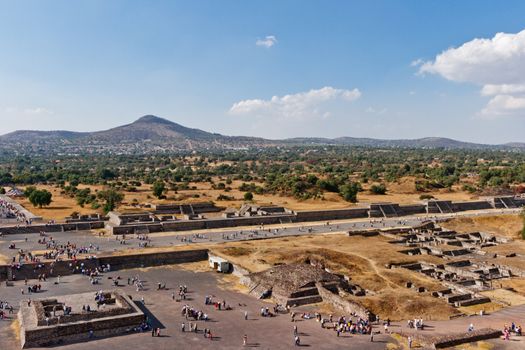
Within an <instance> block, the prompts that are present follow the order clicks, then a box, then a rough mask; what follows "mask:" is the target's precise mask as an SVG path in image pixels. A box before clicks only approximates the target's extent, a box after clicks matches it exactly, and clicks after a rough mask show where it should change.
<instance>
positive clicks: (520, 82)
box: [419, 30, 525, 115]
mask: <svg viewBox="0 0 525 350" xmlns="http://www.w3.org/2000/svg"><path fill="white" fill-rule="evenodd" d="M419 73H421V74H425V73H428V74H437V75H440V76H442V77H444V78H445V79H447V80H451V81H456V82H466V83H472V84H476V85H479V86H481V87H482V88H481V94H482V95H483V96H495V97H493V98H492V99H491V100H490V101H489V102H488V104H487V106H486V107H485V108H484V109H483V110H482V111H481V114H484V115H487V114H489V113H494V115H503V114H509V113H512V112H520V111H522V110H525V105H523V104H522V103H520V102H519V101H521V100H523V99H524V97H523V96H519V94H521V93H524V92H525V30H523V31H521V32H519V33H516V34H512V33H497V34H496V35H495V36H494V37H493V38H491V39H485V38H481V39H474V40H471V41H468V42H466V43H464V44H463V45H461V46H459V47H457V48H450V49H448V50H445V51H443V52H442V53H441V54H439V55H437V56H436V57H435V59H434V60H432V61H427V62H424V63H423V64H422V65H421V66H420V68H419ZM517 94H518V96H516V95H517ZM502 111H507V112H505V113H502Z"/></svg>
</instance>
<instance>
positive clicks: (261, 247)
mask: <svg viewBox="0 0 525 350" xmlns="http://www.w3.org/2000/svg"><path fill="white" fill-rule="evenodd" d="M211 248H212V250H213V251H214V253H217V254H219V255H222V256H224V257H225V258H228V259H229V260H231V261H232V262H234V263H236V264H239V265H240V266H242V267H243V268H246V269H248V270H249V271H261V270H264V269H267V268H269V267H271V266H273V265H274V264H279V263H290V262H299V261H305V260H307V259H310V260H317V261H320V262H322V263H323V264H324V265H325V266H326V267H328V268H330V269H331V270H332V271H334V272H337V273H342V274H345V275H348V276H350V278H351V282H352V283H355V284H358V285H360V286H361V287H363V288H365V289H367V290H369V293H368V294H367V296H366V297H350V298H355V300H357V301H359V302H361V303H363V304H364V305H365V306H366V307H368V308H370V309H371V310H372V311H373V312H374V313H377V314H379V315H380V316H381V317H382V318H386V317H390V318H391V319H401V318H406V317H415V315H425V317H426V318H427V319H448V317H449V316H450V315H453V314H455V313H457V311H456V310H455V309H454V308H452V307H450V306H449V305H448V304H447V303H446V302H445V301H443V300H440V299H436V298H433V297H431V296H430V293H429V292H427V293H417V292H415V291H414V290H412V289H407V288H406V287H405V284H406V282H408V281H411V282H413V283H414V284H415V285H417V286H423V287H425V288H427V289H428V290H429V291H433V290H439V289H441V288H442V286H441V285H440V284H439V283H437V282H436V281H434V280H432V279H430V278H427V277H426V276H423V275H421V274H418V273H415V272H411V271H407V270H401V269H399V270H397V269H388V268H386V267H385V264H387V263H390V262H410V261H417V260H421V259H422V258H421V256H420V257H417V258H416V257H410V256H407V255H404V254H401V253H398V252H397V249H398V248H397V247H395V246H393V245H391V244H389V243H388V242H387V239H385V238H383V237H368V238H364V237H348V236H346V235H344V234H330V235H322V236H306V237H290V238H280V239H271V240H264V241H249V242H236V243H227V244H223V245H221V246H215V247H211ZM371 248H372V249H371ZM385 252H388V254H385ZM423 259H427V260H431V261H435V260H436V259H438V258H435V257H432V256H425V257H424V258H423ZM387 300H388V302H386V301H387Z"/></svg>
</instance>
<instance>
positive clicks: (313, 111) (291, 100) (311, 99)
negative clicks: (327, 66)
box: [229, 86, 361, 119]
mask: <svg viewBox="0 0 525 350" xmlns="http://www.w3.org/2000/svg"><path fill="white" fill-rule="evenodd" d="M359 97H361V92H360V91H359V90H358V89H353V90H345V89H335V88H333V87H330V86H325V87H323V88H321V89H317V90H310V91H306V92H299V93H296V94H290V95H284V96H273V97H272V98H271V99H269V100H262V99H252V100H242V101H239V102H236V103H234V104H233V105H232V107H231V108H230V111H229V112H230V114H234V115H244V114H251V115H259V116H275V117H279V118H288V119H306V118H309V117H321V118H327V117H328V116H330V112H327V111H321V110H320V107H322V105H323V104H325V103H327V102H329V101H346V102H352V101H355V100H357V99H358V98H359Z"/></svg>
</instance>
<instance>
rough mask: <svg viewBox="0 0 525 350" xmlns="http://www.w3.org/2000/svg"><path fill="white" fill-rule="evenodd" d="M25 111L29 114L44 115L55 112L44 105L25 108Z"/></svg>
mask: <svg viewBox="0 0 525 350" xmlns="http://www.w3.org/2000/svg"><path fill="white" fill-rule="evenodd" d="M24 113H25V114H29V115H42V114H45V115H51V114H53V111H51V110H49V109H47V108H44V107H35V108H25V109H24Z"/></svg>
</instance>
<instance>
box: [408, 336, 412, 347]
mask: <svg viewBox="0 0 525 350" xmlns="http://www.w3.org/2000/svg"><path fill="white" fill-rule="evenodd" d="M407 340H408V348H409V349H412V338H411V337H408V339H407Z"/></svg>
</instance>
